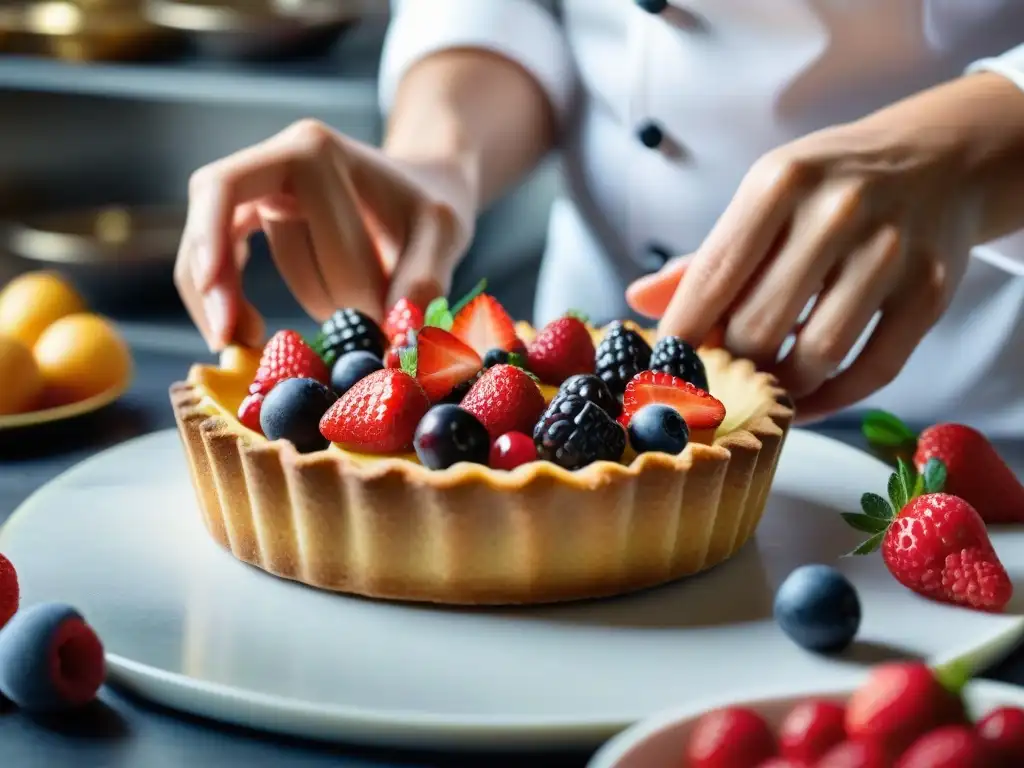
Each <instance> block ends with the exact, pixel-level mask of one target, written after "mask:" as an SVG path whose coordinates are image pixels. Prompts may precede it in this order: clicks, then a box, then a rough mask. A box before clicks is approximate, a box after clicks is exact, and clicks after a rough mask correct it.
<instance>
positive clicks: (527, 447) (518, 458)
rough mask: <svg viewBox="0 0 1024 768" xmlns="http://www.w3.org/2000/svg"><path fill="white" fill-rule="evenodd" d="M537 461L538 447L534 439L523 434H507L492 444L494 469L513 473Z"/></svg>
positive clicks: (490, 462)
mask: <svg viewBox="0 0 1024 768" xmlns="http://www.w3.org/2000/svg"><path fill="white" fill-rule="evenodd" d="M536 460H537V446H536V445H535V444H534V442H533V438H532V437H530V436H529V435H524V434H523V433H522V432H506V433H505V434H504V435H502V436H501V437H499V438H498V439H497V440H495V441H494V442H493V443H492V444H491V458H490V461H489V462H488V463H489V464H490V465H491V468H492V469H504V470H508V471H511V470H513V469H515V468H516V467H518V466H521V465H523V464H529V463H530V462H531V461H536Z"/></svg>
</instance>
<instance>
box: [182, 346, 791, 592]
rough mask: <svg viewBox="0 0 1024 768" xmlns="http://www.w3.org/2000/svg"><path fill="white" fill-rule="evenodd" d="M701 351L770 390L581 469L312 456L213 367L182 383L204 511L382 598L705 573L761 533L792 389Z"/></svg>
mask: <svg viewBox="0 0 1024 768" xmlns="http://www.w3.org/2000/svg"><path fill="white" fill-rule="evenodd" d="M701 355H702V357H703V358H704V359H705V363H706V364H707V365H708V368H709V375H711V373H712V372H713V370H714V369H718V370H719V372H721V371H727V372H728V375H729V376H732V377H734V378H735V379H736V380H737V381H741V382H743V383H744V386H745V387H746V388H747V389H749V390H751V391H754V392H756V393H757V395H758V397H759V400H758V402H757V403H756V404H755V405H756V407H755V408H754V409H753V410H752V412H751V414H750V416H749V418H747V419H746V420H745V421H744V422H743V423H741V424H740V425H738V426H736V427H734V428H731V429H730V430H729V431H728V432H726V433H725V434H720V435H718V436H716V437H715V438H714V441H713V442H712V443H711V444H700V443H691V444H690V445H689V446H687V448H686V450H685V451H684V452H683V453H682V454H680V455H679V456H668V455H664V454H645V455H642V456H639V457H636V458H634V459H633V460H632V461H631V462H630V463H629V464H628V465H626V464H615V463H610V462H598V463H596V464H591V465H589V466H587V467H585V468H583V469H581V470H578V471H576V472H568V471H566V470H564V469H561V468H560V467H557V466H555V465H553V464H549V463H547V462H535V463H532V464H529V465H525V466H522V467H519V468H518V469H516V470H515V471H513V472H498V471H494V470H490V469H488V468H486V467H482V466H477V465H468V464H459V465H456V466H454V467H451V468H449V469H447V470H443V471H431V470H428V469H426V468H425V467H423V466H421V465H419V464H417V463H415V462H413V461H408V460H406V459H403V458H400V457H382V458H377V459H373V460H369V461H368V460H366V459H363V458H359V457H356V456H353V455H350V454H347V453H345V452H343V451H340V450H336V449H331V450H325V451H319V452H317V453H313V454H307V455H302V454H299V453H298V452H297V451H296V450H295V449H294V447H293V446H292V445H291V444H290V443H288V442H285V441H275V442H270V441H268V440H266V439H265V438H262V437H261V436H257V435H255V434H254V433H251V432H249V431H248V430H246V429H244V428H243V427H241V425H239V424H238V422H237V421H235V420H233V419H231V418H229V417H227V416H226V415H224V414H223V413H221V412H218V411H217V410H215V409H211V408H210V407H209V402H208V397H207V394H206V392H205V391H204V387H203V386H202V384H201V380H202V371H203V369H204V367H203V366H195V367H194V368H193V371H192V372H191V373H190V376H189V381H186V382H179V383H177V384H174V385H173V386H172V387H171V390H170V395H171V401H172V404H173V407H174V412H175V417H176V421H177V424H178V428H179V431H180V434H181V437H182V440H183V443H184V447H185V453H186V456H187V458H188V464H189V469H190V474H191V478H192V483H193V485H194V487H195V491H196V495H197V498H198V501H199V507H200V510H201V512H202V516H203V521H204V523H205V526H206V528H207V530H208V531H209V533H210V535H211V536H212V537H213V538H214V539H215V540H216V541H217V542H218V543H219V544H220V545H221V546H223V547H224V548H226V549H227V550H229V551H230V552H231V553H232V554H233V555H234V556H235V557H237V558H238V559H240V560H243V561H245V562H247V563H250V564H252V565H255V566H257V567H259V568H261V569H263V570H265V571H267V572H269V573H272V574H274V575H276V576H280V577H283V578H287V579H294V580H296V581H300V582H303V583H306V584H309V585H311V586H314V587H319V588H323V589H328V590H334V591H339V592H347V593H353V594H358V595H363V596H367V597H373V598H384V599H391V600H403V601H420V602H435V603H445V604H462V605H501V604H533V603H547V602H557V601H565V600H576V599H584V598H595V597H603V596H611V595H617V594H621V593H625V592H630V591H634V590H638V589H642V588H645V587H651V586H655V585H658V584H662V583H665V582H668V581H672V580H675V579H678V578H680V577H683V576H687V575H691V574H694V573H697V572H699V571H702V570H705V569H707V568H710V567H712V566H714V565H717V564H719V563H721V562H723V561H725V560H727V559H729V558H730V557H732V556H733V555H734V554H735V553H736V552H737V551H738V550H739V549H740V548H741V547H742V546H743V545H744V544H745V543H746V542H747V541H748V540H749V539H750V537H751V536H752V534H753V533H754V531H755V529H756V527H757V524H758V522H759V521H760V519H761V515H762V513H763V511H764V508H765V504H766V502H767V497H768V491H769V488H770V486H771V482H772V479H773V476H774V473H775V468H776V465H777V462H778V458H779V454H780V452H781V449H782V445H783V442H784V440H785V436H786V434H787V431H788V429H789V426H790V423H791V421H792V417H793V411H792V408H791V402H790V401H789V399H788V397H787V396H786V394H785V392H783V391H782V390H781V389H779V388H778V387H777V386H776V384H775V381H774V379H772V378H771V377H770V376H768V375H767V374H762V373H757V372H756V371H755V370H754V367H753V365H752V364H751V363H749V362H748V361H738V360H733V359H732V358H730V357H729V356H728V355H727V354H726V353H725V352H723V351H721V350H709V351H705V350H702V351H701ZM720 375H721V373H720ZM712 388H713V390H714V386H713V387H712Z"/></svg>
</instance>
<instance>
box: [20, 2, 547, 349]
mask: <svg viewBox="0 0 1024 768" xmlns="http://www.w3.org/2000/svg"><path fill="white" fill-rule="evenodd" d="M387 12H388V2H387V0H45V1H35V2H29V1H25V0H0V219H2V222H3V225H2V231H0V237H2V240H0V285H2V284H3V282H5V281H6V279H8V278H9V277H11V276H13V275H14V274H16V273H17V272H18V271H21V270H25V269H38V268H55V269H58V270H61V271H63V272H64V273H65V274H67V275H68V276H70V277H71V278H72V279H73V280H74V281H75V282H76V284H77V285H78V286H79V288H81V289H82V290H83V291H84V292H85V293H86V295H87V298H88V300H89V302H90V304H91V305H92V306H93V307H94V308H95V309H96V310H98V311H101V312H104V313H106V314H108V315H111V316H113V317H115V318H116V319H118V320H120V321H122V324H123V327H124V328H125V332H126V335H128V337H129V341H131V342H132V343H133V344H135V345H141V346H145V347H156V348H161V347H164V348H166V349H163V350H161V351H168V352H171V351H173V352H178V353H185V354H187V353H188V352H189V351H190V350H191V349H192V348H194V349H195V350H196V351H197V352H198V351H199V350H201V349H202V347H201V345H200V343H199V337H198V335H197V334H195V333H194V332H193V331H192V329H191V326H190V324H189V323H188V321H187V319H186V316H185V314H184V310H183V309H182V308H181V305H180V304H179V303H178V301H177V298H176V295H175V292H174V288H173V285H172V282H171V268H172V263H173V259H174V255H175V251H176V248H177V244H178V237H179V234H180V230H181V226H182V223H183V220H184V212H185V207H184V206H185V202H186V199H187V197H186V186H187V181H188V177H189V175H190V173H191V172H192V171H193V170H194V169H195V168H198V167H199V166H201V165H203V164H205V163H207V162H209V161H211V160H214V159H216V158H218V157H221V156H223V155H225V154H228V153H230V152H233V151H235V150H237V149H239V148H241V147H244V146H246V145H249V144H252V143H253V142H256V141H259V140H262V139H264V138H266V137H268V136H270V135H271V134H273V133H275V132H276V131H278V130H280V129H282V128H284V127H286V126H287V125H289V124H290V123H292V122H293V121H295V120H297V119H299V118H302V117H315V118H318V119H320V120H323V121H324V122H326V123H328V124H330V125H332V126H334V127H336V128H337V129H339V130H341V131H342V132H344V133H346V134H348V135H350V136H352V137H355V138H357V139H360V140H362V141H366V142H371V143H376V142H379V140H380V136H381V119H380V115H379V113H378V108H377V89H376V72H377V65H378V58H379V54H380V47H381V43H382V40H383V32H384V28H385V25H386V23H387ZM557 184H558V180H557V173H556V171H555V170H554V169H553V168H552V167H545V168H542V169H541V170H540V171H539V172H538V173H537V174H536V175H535V177H534V178H533V179H531V180H529V181H528V182H527V183H526V184H525V185H524V186H523V187H522V188H520V189H519V190H518V191H517V192H516V193H514V194H513V195H511V196H510V197H509V198H508V199H506V200H505V201H502V202H501V203H499V204H498V205H497V206H496V207H495V208H494V209H493V210H491V211H489V212H487V213H486V214H485V215H484V216H483V217H482V219H481V221H480V225H479V231H478V235H477V238H476V242H475V243H474V245H473V250H472V252H471V255H470V257H469V258H468V259H467V260H466V262H465V264H464V266H463V268H462V269H461V270H460V272H459V274H458V275H457V277H456V283H457V285H456V286H455V287H454V288H453V293H458V291H459V290H461V289H463V288H468V287H469V286H470V285H472V284H473V283H475V282H476V281H477V280H478V279H479V278H480V277H482V276H487V277H488V278H489V282H490V285H491V289H492V290H493V291H494V292H496V293H497V294H498V295H499V298H502V299H503V300H505V301H509V302H510V306H509V310H510V311H511V312H512V313H513V314H514V315H515V316H517V317H523V318H527V317H529V314H530V309H531V308H530V306H529V304H528V303H527V302H526V300H525V299H523V298H522V297H524V296H532V290H524V287H526V286H528V285H530V284H532V282H533V280H534V279H535V275H536V271H537V266H538V263H539V260H540V254H541V249H542V247H543V240H544V234H545V228H546V219H547V212H548V206H549V204H550V200H551V198H552V196H553V194H554V192H555V190H556V188H557ZM246 284H247V289H248V292H249V295H250V296H251V297H252V298H253V300H254V301H255V302H256V304H257V305H258V306H259V307H260V309H261V310H262V311H263V312H264V314H265V315H266V316H267V317H268V318H269V320H270V322H271V327H272V328H273V327H274V326H275V325H284V324H286V323H288V322H289V321H291V322H292V323H293V324H294V318H295V317H298V316H300V315H301V312H300V310H299V309H298V307H297V305H296V304H295V303H294V301H292V300H291V298H290V297H289V296H288V294H287V291H286V290H285V289H284V287H283V285H282V283H281V282H280V280H279V279H278V278H277V275H276V273H275V272H274V269H273V265H272V263H271V262H270V259H269V257H268V256H267V253H266V249H265V245H264V244H263V242H262V240H261V239H260V238H257V239H256V241H255V242H254V255H253V260H252V263H251V266H250V268H249V269H248V271H247V274H246ZM517 296H518V297H520V298H519V299H518V300H516V299H515V298H514V297H517ZM153 351H158V349H154V350H153Z"/></svg>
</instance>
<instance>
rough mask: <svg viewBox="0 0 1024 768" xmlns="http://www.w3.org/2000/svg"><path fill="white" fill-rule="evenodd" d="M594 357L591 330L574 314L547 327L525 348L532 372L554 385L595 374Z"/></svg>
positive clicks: (546, 382)
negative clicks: (586, 374) (570, 378)
mask: <svg viewBox="0 0 1024 768" xmlns="http://www.w3.org/2000/svg"><path fill="white" fill-rule="evenodd" d="M594 356H595V351H594V340H593V338H591V336H590V331H589V330H588V329H587V326H586V325H585V324H584V323H583V321H582V320H580V319H579V318H577V317H574V316H572V315H567V316H566V317H562V318H559V319H558V320H554V321H553V322H550V323H548V324H547V325H545V326H544V327H543V328H542V329H541V331H540V333H538V334H537V336H536V338H535V339H534V340H533V341H532V342H530V344H529V345H528V346H527V348H526V358H527V361H528V367H529V369H530V370H531V371H533V372H534V373H535V374H537V377H538V378H539V379H540V380H541V381H543V382H544V383H545V384H551V385H552V386H558V385H559V384H561V383H562V382H563V381H565V380H566V379H568V378H569V377H570V376H574V375H575V374H577V373H593V372H594Z"/></svg>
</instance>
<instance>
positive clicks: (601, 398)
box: [558, 373, 622, 419]
mask: <svg viewBox="0 0 1024 768" xmlns="http://www.w3.org/2000/svg"><path fill="white" fill-rule="evenodd" d="M558 392H559V394H566V395H576V396H577V397H582V398H583V399H584V400H589V401H590V402H592V403H593V404H594V405H596V406H598V407H599V408H600V409H601V410H602V411H604V412H605V413H607V414H608V415H609V416H611V417H612V418H613V419H615V418H618V416H619V414H620V413H621V412H622V406H621V405H619V401H618V400H616V399H615V395H613V394H612V393H611V390H609V389H608V385H607V384H605V383H604V382H603V381H601V379H600V378H598V377H597V376H595V375H594V374H592V373H577V374H576V375H575V376H570V377H569V378H568V379H566V380H565V381H563V382H562V386H561V387H559V388H558Z"/></svg>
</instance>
